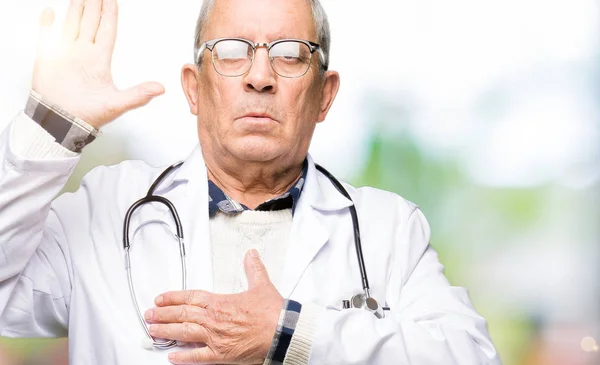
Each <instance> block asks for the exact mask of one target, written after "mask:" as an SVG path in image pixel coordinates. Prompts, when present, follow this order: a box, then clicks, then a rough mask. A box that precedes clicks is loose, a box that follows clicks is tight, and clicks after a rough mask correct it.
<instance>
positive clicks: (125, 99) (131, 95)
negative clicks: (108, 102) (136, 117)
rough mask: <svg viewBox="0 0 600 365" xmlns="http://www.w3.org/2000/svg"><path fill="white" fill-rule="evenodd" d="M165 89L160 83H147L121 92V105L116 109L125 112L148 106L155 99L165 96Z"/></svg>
mask: <svg viewBox="0 0 600 365" xmlns="http://www.w3.org/2000/svg"><path fill="white" fill-rule="evenodd" d="M164 92H165V87H164V86H163V85H162V84H159V83H158V82H146V83H143V84H140V85H137V86H134V87H132V88H129V89H126V90H123V91H120V92H119V94H120V95H119V101H120V103H121V105H120V106H118V107H117V108H116V109H122V110H123V112H126V111H129V110H133V109H136V108H139V107H141V106H144V105H146V104H148V103H149V102H150V101H151V100H152V99H154V98H155V97H157V96H159V95H162V94H164Z"/></svg>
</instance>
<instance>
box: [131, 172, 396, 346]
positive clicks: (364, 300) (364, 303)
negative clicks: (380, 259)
mask: <svg viewBox="0 0 600 365" xmlns="http://www.w3.org/2000/svg"><path fill="white" fill-rule="evenodd" d="M182 164H183V161H181V162H178V163H175V164H173V165H171V166H169V167H168V168H167V169H166V170H165V171H163V172H162V173H161V174H160V175H159V176H158V178H157V179H156V180H155V181H154V182H153V183H152V185H151V186H150V189H148V193H147V194H146V196H145V197H143V198H141V199H140V200H138V201H136V202H135V203H133V204H132V205H131V207H129V209H128V210H127V213H126V214H125V221H124V224H123V248H124V250H125V269H126V270H127V283H128V284H129V293H130V294H131V301H132V302H133V305H134V307H135V310H136V314H137V316H138V320H139V322H140V325H141V326H142V328H143V329H144V332H145V334H146V336H147V341H144V342H143V344H142V345H143V347H145V348H156V349H159V350H166V349H170V348H173V347H175V346H177V344H178V343H177V341H158V340H156V339H155V338H154V337H152V336H151V335H150V330H149V329H148V324H147V323H146V320H145V319H144V316H143V315H142V311H141V310H140V306H139V304H138V301H137V296H136V295H135V288H134V286H133V279H132V276H131V255H130V250H131V244H130V243H129V225H130V222H131V216H132V215H133V213H134V212H135V211H136V209H138V208H139V207H141V206H142V205H144V204H146V203H151V202H156V203H160V204H163V205H165V206H166V207H167V208H168V209H169V211H170V212H171V215H172V216H173V220H174V221H175V226H176V229H177V234H176V237H177V240H178V242H179V256H180V259H181V290H186V285H187V283H186V281H187V268H186V262H185V258H186V253H185V243H184V241H183V228H182V226H181V220H180V219H179V215H178V214H177V209H175V206H174V205H173V203H171V201H170V200H169V199H167V198H164V197H162V196H158V195H154V191H155V190H156V188H157V187H158V186H159V185H160V183H161V182H162V181H163V180H164V178H165V177H166V176H167V175H169V174H170V173H171V172H172V171H173V170H175V169H176V168H179V167H180V166H181V165H182ZM315 167H316V168H317V170H319V171H320V172H321V173H322V174H323V175H325V177H327V178H328V179H329V180H330V181H331V183H332V184H333V186H335V188H336V189H337V190H338V191H339V192H340V194H342V195H343V196H345V197H346V198H347V199H349V200H350V201H351V202H352V205H350V206H349V207H348V209H350V216H351V217H352V227H353V230H354V247H355V248H356V257H357V259H358V268H359V270H360V276H361V279H362V287H363V292H362V293H359V294H356V295H354V296H352V298H350V300H343V301H342V307H343V308H344V309H348V308H359V309H364V310H366V311H368V312H371V313H373V314H374V315H375V316H376V317H377V318H384V317H385V312H384V311H387V310H389V309H390V308H389V307H382V306H381V305H379V303H378V302H377V300H375V298H373V297H371V294H370V293H369V291H370V286H369V279H368V278H367V270H366V268H365V261H364V258H363V253H362V245H361V242H360V229H359V227H358V215H357V214H356V208H355V207H354V201H353V200H352V198H351V197H350V194H348V192H347V191H346V189H345V188H344V186H343V185H342V184H341V183H340V182H339V181H338V180H337V179H336V178H335V177H334V176H333V175H332V174H331V173H330V172H329V171H327V170H325V168H323V167H322V166H320V165H316V164H315ZM145 340H146V339H145Z"/></svg>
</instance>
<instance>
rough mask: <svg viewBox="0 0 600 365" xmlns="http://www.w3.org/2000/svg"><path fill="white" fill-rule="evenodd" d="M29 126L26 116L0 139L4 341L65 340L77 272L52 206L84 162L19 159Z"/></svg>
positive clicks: (75, 159) (0, 326)
mask: <svg viewBox="0 0 600 365" xmlns="http://www.w3.org/2000/svg"><path fill="white" fill-rule="evenodd" d="M27 123H32V122H31V120H28V119H27V117H26V116H25V115H24V114H22V113H21V114H19V115H18V116H17V117H16V118H15V120H13V122H12V123H11V124H9V126H8V127H7V128H6V129H5V130H4V132H3V133H2V135H1V136H0V159H1V161H2V166H1V167H0V216H1V217H2V218H1V219H0V335H1V336H8V337H57V336H65V335H66V333H67V326H68V317H69V316H68V305H69V296H70V293H71V279H72V272H71V267H70V258H69V248H68V246H67V244H66V239H65V235H64V231H63V229H62V223H63V222H61V221H60V220H59V218H58V217H57V215H56V214H55V213H54V212H53V211H52V209H51V203H52V200H53V199H54V198H55V196H56V195H57V194H58V193H59V192H60V190H61V189H62V188H63V187H64V185H65V183H66V181H67V179H68V178H69V176H70V175H71V173H72V171H73V169H74V168H75V165H76V164H77V162H78V161H79V158H78V157H64V158H50V159H45V160H42V159H32V158H24V157H22V156H21V155H19V154H18V153H17V152H16V151H17V149H16V144H18V143H20V140H21V142H22V139H23V135H17V136H15V133H24V131H23V130H22V129H21V130H19V131H18V132H17V131H16V129H17V127H18V126H19V125H20V126H21V127H22V126H23V125H28V124H27ZM25 128H33V127H31V124H29V127H25ZM37 128H39V127H37ZM39 129H40V130H41V128H39ZM31 131H32V130H31V129H29V132H31ZM33 132H35V131H33ZM44 133H45V131H44ZM38 137H40V138H42V137H43V136H42V135H41V134H38ZM34 139H35V137H34ZM38 147H39V146H38ZM52 148H56V147H52Z"/></svg>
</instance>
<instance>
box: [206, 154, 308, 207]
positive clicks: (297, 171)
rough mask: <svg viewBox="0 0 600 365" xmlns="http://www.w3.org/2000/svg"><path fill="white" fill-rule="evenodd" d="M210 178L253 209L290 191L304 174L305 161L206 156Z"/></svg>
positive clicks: (224, 190)
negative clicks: (231, 162) (221, 159)
mask: <svg viewBox="0 0 600 365" xmlns="http://www.w3.org/2000/svg"><path fill="white" fill-rule="evenodd" d="M205 163H206V169H207V172H208V178H209V179H210V180H211V181H212V182H214V183H215V184H216V185H217V186H218V187H219V188H220V189H221V190H223V192H224V193H225V194H227V195H228V196H229V197H231V198H232V199H234V200H235V201H237V202H239V203H242V204H244V205H245V206H247V207H249V208H250V209H254V208H256V207H257V206H259V205H260V204H262V203H264V202H265V201H267V200H269V199H273V198H275V197H278V196H280V195H282V194H284V193H285V192H286V191H288V190H289V189H290V188H291V187H292V186H293V185H294V184H295V183H296V181H297V180H298V179H299V178H300V176H301V175H302V164H303V161H300V162H299V163H294V164H291V165H289V166H280V165H279V166H274V165H275V164H264V163H248V162H244V163H243V164H236V165H235V166H230V165H228V164H223V163H217V161H215V160H211V159H206V158H205Z"/></svg>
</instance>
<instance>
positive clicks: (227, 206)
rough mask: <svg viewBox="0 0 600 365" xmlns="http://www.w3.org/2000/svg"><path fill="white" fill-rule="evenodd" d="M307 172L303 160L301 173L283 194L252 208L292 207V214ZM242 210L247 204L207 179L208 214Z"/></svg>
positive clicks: (306, 162)
mask: <svg viewBox="0 0 600 365" xmlns="http://www.w3.org/2000/svg"><path fill="white" fill-rule="evenodd" d="M307 172H308V161H307V160H304V163H303V165H302V175H301V176H300V178H299V179H298V181H296V183H295V184H294V185H293V186H292V187H291V188H290V189H288V191H286V192H285V193H284V194H282V195H280V196H278V197H275V198H273V199H269V200H267V201H266V202H264V203H262V204H260V205H259V206H257V207H256V209H254V210H262V211H272V210H282V209H289V208H292V215H293V214H294V211H295V209H296V206H297V203H298V200H299V199H300V194H301V193H302V188H303V187H304V182H305V181H306V175H307ZM244 210H250V208H248V207H247V206H245V205H243V204H241V203H238V202H236V201H235V200H233V199H232V198H230V197H228V196H227V194H225V193H224V192H223V190H221V189H220V188H219V187H218V186H217V185H216V184H215V183H214V182H212V181H211V180H208V216H209V217H214V215H215V214H217V212H218V211H221V212H223V213H226V214H236V213H239V212H242V211H244Z"/></svg>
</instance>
